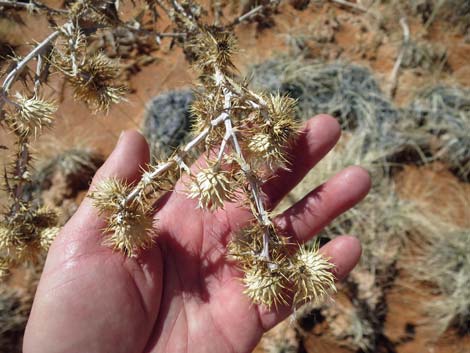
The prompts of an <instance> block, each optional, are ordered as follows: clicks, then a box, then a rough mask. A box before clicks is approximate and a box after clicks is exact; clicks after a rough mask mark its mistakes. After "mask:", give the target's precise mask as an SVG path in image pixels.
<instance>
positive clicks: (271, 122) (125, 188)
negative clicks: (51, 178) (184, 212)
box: [90, 2, 335, 307]
mask: <svg viewBox="0 0 470 353" xmlns="http://www.w3.org/2000/svg"><path fill="white" fill-rule="evenodd" d="M173 3H174V4H173V5H174V9H173V10H174V11H176V12H174V16H175V18H176V22H177V24H178V26H180V28H182V29H183V28H185V29H186V30H187V33H190V36H189V38H188V41H187V42H186V43H185V50H186V51H187V53H190V54H191V55H190V56H191V59H192V60H194V64H195V67H196V68H197V69H198V70H199V72H200V78H201V80H200V81H201V84H200V86H199V87H198V91H199V92H200V93H198V94H196V98H195V102H194V103H193V108H192V113H193V118H194V124H193V131H192V134H193V136H192V139H190V140H189V142H188V143H187V144H186V145H184V146H182V147H180V148H179V149H178V150H177V151H176V152H175V153H174V154H173V155H172V156H170V158H168V159H167V160H162V161H158V162H157V163H155V164H153V165H150V166H149V167H148V168H147V171H146V172H144V174H143V177H142V180H141V181H140V182H138V183H137V184H135V185H127V184H124V183H123V182H122V181H118V180H114V179H111V180H105V181H103V182H102V183H101V184H100V185H98V186H97V187H96V188H95V190H92V192H91V193H90V197H91V198H92V199H93V201H94V204H95V206H96V207H97V209H98V210H99V211H100V212H101V213H102V214H104V215H105V216H106V217H107V224H108V227H107V229H106V231H105V233H106V234H105V240H104V243H105V244H107V245H109V246H111V247H112V248H114V249H118V250H121V251H123V252H124V253H125V254H127V255H129V256H135V255H136V254H138V252H139V251H140V250H141V249H142V248H145V247H147V246H148V245H149V244H150V243H151V241H152V238H154V237H156V236H158V234H156V232H155V231H154V230H153V229H155V228H154V227H152V224H151V215H152V214H153V213H154V211H155V210H154V209H153V205H154V201H155V199H156V198H158V196H159V195H161V193H162V192H164V191H166V190H167V189H168V187H171V186H172V185H173V183H174V181H175V180H176V179H178V176H180V175H185V179H186V180H189V181H188V182H187V183H186V184H187V193H188V197H190V198H195V199H197V200H198V206H199V207H200V208H202V209H204V210H205V211H206V212H211V211H214V210H217V209H220V208H222V207H224V204H225V203H227V202H234V201H238V202H240V203H242V204H247V205H249V207H250V209H251V210H252V212H253V216H254V219H253V221H252V222H251V223H250V224H249V225H248V226H247V227H245V228H243V229H242V230H241V231H240V233H239V234H236V235H235V237H234V239H233V240H232V242H231V243H230V244H229V245H228V253H229V257H230V258H231V259H233V260H235V261H237V262H238V264H239V266H240V268H241V269H242V270H243V272H244V274H245V275H244V278H243V279H242V281H243V283H244V284H245V293H246V294H247V295H248V296H249V297H250V298H251V299H252V300H253V302H254V303H256V304H263V305H266V306H267V307H273V306H274V307H277V306H278V305H280V304H288V303H290V300H291V299H292V300H293V304H294V305H299V304H301V303H303V302H305V301H312V300H313V301H317V300H321V299H323V298H324V297H325V296H326V295H327V294H328V293H329V292H330V291H331V290H334V288H335V287H334V275H333V273H332V271H331V270H332V268H333V265H332V264H331V263H329V262H328V260H327V259H325V258H324V257H323V256H322V255H321V254H320V252H319V251H318V248H317V247H313V248H311V249H303V248H301V247H300V246H299V245H297V244H291V243H290V242H289V240H288V239H289V235H288V234H287V235H286V234H282V232H281V231H280V230H279V229H278V228H277V227H276V226H275V225H274V223H273V221H272V216H271V214H270V213H269V212H268V211H267V209H266V208H265V205H264V201H263V198H262V195H261V188H260V186H261V184H262V183H263V182H264V181H266V179H267V178H268V177H269V175H270V174H271V172H272V171H273V170H275V169H278V168H286V167H287V166H288V160H289V156H288V155H287V152H286V151H287V148H288V147H289V145H290V144H291V143H292V141H293V140H294V139H295V137H296V135H297V133H298V123H297V121H296V119H295V114H294V112H295V101H294V100H293V99H292V98H289V97H287V96H281V95H270V94H264V93H262V92H255V91H252V90H250V89H248V87H247V85H246V83H244V82H243V81H240V80H238V79H236V78H235V66H234V64H233V62H232V56H233V53H234V52H235V51H236V41H235V37H234V35H233V33H232V32H231V31H229V30H226V29H224V28H223V27H215V26H208V25H204V24H201V23H200V21H199V20H198V18H199V17H198V16H199V13H198V12H197V13H194V12H193V11H194V9H192V8H191V6H189V5H188V6H189V7H188V6H183V5H181V4H178V3H176V2H173ZM199 146H203V147H204V149H205V151H207V152H210V153H207V156H206V159H205V161H203V162H201V164H200V165H195V166H194V167H193V168H192V169H190V168H189V167H188V165H190V164H192V163H193V162H194V155H195V153H194V151H195V150H196V148H198V147H199ZM157 222H158V221H157ZM137 225H139V227H137ZM137 228H138V229H137ZM145 239H146V241H144V240H145Z"/></svg>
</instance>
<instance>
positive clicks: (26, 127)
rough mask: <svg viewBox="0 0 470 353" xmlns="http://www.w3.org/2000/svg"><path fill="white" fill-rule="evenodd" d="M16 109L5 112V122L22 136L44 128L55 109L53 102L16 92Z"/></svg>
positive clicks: (30, 134)
mask: <svg viewBox="0 0 470 353" xmlns="http://www.w3.org/2000/svg"><path fill="white" fill-rule="evenodd" d="M15 98H16V102H15V106H16V109H15V110H14V112H10V113H8V114H7V117H6V118H7V120H6V121H7V124H8V126H9V127H10V129H11V130H13V131H15V132H16V133H17V134H18V135H20V136H23V137H28V136H37V134H38V132H40V131H41V130H42V129H44V128H48V127H50V126H51V125H52V123H53V114H54V113H55V111H56V110H57V107H56V105H55V104H54V103H53V102H48V101H46V100H43V99H40V98H37V97H32V98H28V97H26V96H23V95H21V94H20V93H17V94H16V97H15Z"/></svg>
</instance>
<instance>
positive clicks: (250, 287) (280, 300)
mask: <svg viewBox="0 0 470 353" xmlns="http://www.w3.org/2000/svg"><path fill="white" fill-rule="evenodd" d="M243 283H244V284H245V291H244V293H245V294H246V295H248V297H250V298H251V300H252V301H253V303H255V304H262V305H265V306H266V307H268V308H271V307H272V306H273V305H274V306H275V307H277V306H278V305H279V304H287V300H286V297H285V292H286V289H287V288H288V284H289V281H288V279H287V277H286V275H285V274H284V273H283V268H277V269H271V268H270V267H269V266H268V265H267V264H265V266H260V265H258V266H253V267H252V268H249V269H246V271H245V276H244V278H243Z"/></svg>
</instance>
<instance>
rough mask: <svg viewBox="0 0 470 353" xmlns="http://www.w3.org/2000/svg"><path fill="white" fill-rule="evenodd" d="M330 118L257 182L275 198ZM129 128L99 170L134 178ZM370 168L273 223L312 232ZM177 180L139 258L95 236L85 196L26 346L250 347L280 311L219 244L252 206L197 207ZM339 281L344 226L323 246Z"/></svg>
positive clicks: (353, 246) (350, 242) (138, 150)
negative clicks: (248, 283)
mask: <svg viewBox="0 0 470 353" xmlns="http://www.w3.org/2000/svg"><path fill="white" fill-rule="evenodd" d="M339 135H340V128H339V125H338V123H337V122H336V121H335V120H334V119H333V118H331V117H328V116H317V117H316V118H314V119H311V120H310V121H309V122H307V124H306V126H305V128H304V133H302V134H301V136H300V138H299V139H298V141H297V142H296V144H295V146H294V147H293V150H292V151H291V155H292V157H293V161H292V166H291V171H290V172H287V171H281V172H279V173H278V174H277V175H275V176H274V177H273V178H271V179H270V181H268V182H267V183H266V184H265V185H264V186H263V191H264V192H265V194H266V195H267V200H266V202H267V204H268V206H269V207H270V208H272V207H274V206H275V205H276V204H277V203H278V202H279V201H280V200H281V199H282V197H283V196H285V194H286V193H288V192H289V191H290V190H291V189H292V188H293V187H294V186H295V185H296V184H297V183H298V182H299V181H300V180H301V179H302V178H303V177H304V175H305V174H306V173H307V172H308V171H309V170H310V169H311V168H312V167H313V166H314V165H315V164H316V163H317V162H318V161H319V160H320V159H321V158H322V157H323V156H324V155H325V154H326V153H327V152H328V151H329V150H330V149H331V148H332V147H333V146H334V144H335V143H336V141H337V140H338V138H339ZM148 158H149V152H148V146H147V144H146V142H145V140H144V138H143V137H142V136H141V135H140V134H138V133H137V132H132V131H130V132H126V133H124V134H123V135H122V136H121V138H120V140H119V143H118V145H117V147H116V148H115V150H114V151H113V153H112V154H111V156H110V157H109V158H108V160H107V161H106V163H105V164H104V165H103V167H102V168H101V169H100V170H99V171H98V173H97V175H96V176H95V179H94V181H93V183H96V181H97V180H100V179H103V178H107V177H111V176H116V177H120V178H124V179H127V180H128V181H135V180H137V179H138V178H139V175H140V172H139V171H140V166H142V165H145V163H147V162H148ZM369 187H370V180H369V176H368V174H367V173H366V172H365V171H364V170H362V169H361V168H358V167H350V168H347V169H346V170H344V171H342V172H340V173H339V174H338V175H336V176H335V177H333V178H332V179H331V180H329V181H327V182H326V183H325V184H323V185H322V186H320V187H318V188H316V189H315V190H314V191H312V192H311V193H310V194H309V195H307V196H306V197H305V198H304V199H303V200H301V201H300V202H299V203H297V204H296V205H294V206H293V207H292V208H291V209H289V210H287V211H286V212H285V213H284V214H282V215H280V216H279V217H278V218H277V219H276V220H275V221H276V223H277V224H278V226H279V227H281V228H284V229H285V230H286V232H287V233H288V234H291V235H292V237H295V239H296V240H297V241H299V242H303V241H306V240H308V239H310V238H311V237H312V236H313V235H314V234H315V233H317V232H318V231H319V230H321V229H322V227H324V226H325V225H326V224H328V222H330V221H331V220H332V219H333V218H334V217H336V216H337V215H339V214H340V213H341V212H344V211H345V210H347V209H348V208H350V207H351V206H353V205H354V204H356V203H357V202H358V201H360V200H361V199H362V198H363V197H364V196H365V195H366V194H367V192H368V190H369ZM196 205H197V202H196V201H195V200H189V199H188V198H187V197H186V196H185V194H184V192H183V186H182V185H181V183H179V184H177V186H176V188H175V191H173V192H171V193H169V194H167V195H166V196H164V198H163V199H162V200H160V201H159V211H158V212H157V214H156V215H155V219H156V222H155V223H156V226H157V228H158V234H159V237H158V239H157V240H156V243H155V246H153V247H152V248H151V249H149V250H146V251H145V252H143V253H142V254H140V255H139V256H138V257H137V258H131V259H130V258H126V257H124V256H123V255H122V254H120V253H117V252H113V251H112V250H111V249H109V248H106V247H104V246H102V245H101V242H102V233H101V229H102V228H103V227H104V223H103V220H102V219H100V217H98V215H97V213H96V210H95V209H94V208H93V207H92V205H91V201H90V200H89V199H85V201H83V203H82V205H81V206H80V208H79V210H78V211H77V212H76V214H75V215H74V216H73V217H72V219H70V221H69V222H68V223H67V224H66V225H65V227H64V228H63V230H62V231H61V233H60V235H59V236H58V237H57V239H56V240H55V241H54V243H53V245H52V247H51V249H50V251H49V254H48V258H47V261H46V265H45V268H44V272H43V274H42V277H41V280H40V283H39V287H38V290H37V293H36V296H35V300H34V304H33V309H32V312H31V316H30V318H29V321H28V325H27V329H26V333H25V337H24V352H25V353H33V352H34V353H42V352H47V353H55V352H64V353H65V352H66V353H78V352H86V353H95V352H97V353H98V352H100V353H104V352H113V353H119V352H125V353H150V352H152V353H153V352H171V353H172V352H175V353H179V352H220V353H224V352H250V351H251V350H252V349H253V348H254V346H255V345H256V343H257V342H258V341H259V339H260V337H261V335H262V334H263V332H265V331H266V330H268V329H269V328H271V327H273V326H274V325H276V324H277V323H278V322H279V321H281V320H282V319H283V318H285V317H286V316H287V315H288V314H289V313H290V310H291V309H290V308H288V307H280V308H278V309H277V310H268V309H267V308H265V307H263V306H258V305H254V304H252V303H251V301H250V300H249V298H248V297H247V296H246V295H244V294H243V284H242V283H241V281H240V278H241V276H242V274H241V272H240V271H239V270H238V269H237V267H236V264H234V263H232V262H230V261H228V260H227V259H226V250H225V247H226V245H227V243H228V241H229V240H230V237H231V236H233V234H234V232H236V231H237V230H238V229H239V228H240V227H243V226H244V225H245V224H246V223H247V222H248V221H249V220H250V219H251V213H250V212H249V211H248V210H246V209H243V208H241V207H240V206H239V205H236V204H228V205H226V207H225V208H224V210H221V211H217V212H215V213H210V212H206V211H202V210H200V209H197V208H196ZM322 252H324V253H326V254H327V256H328V257H330V258H331V261H332V262H334V263H335V265H336V276H337V278H339V279H341V278H342V277H344V276H345V275H346V274H347V273H348V272H349V271H350V270H351V269H352V268H353V267H354V265H355V264H356V263H357V261H358V259H359V256H360V245H359V243H358V241H357V240H356V239H355V238H352V237H348V236H342V237H338V238H336V239H335V240H333V241H331V242H329V243H328V244H327V245H325V246H324V247H323V248H322Z"/></svg>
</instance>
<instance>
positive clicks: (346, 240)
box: [321, 235, 362, 281]
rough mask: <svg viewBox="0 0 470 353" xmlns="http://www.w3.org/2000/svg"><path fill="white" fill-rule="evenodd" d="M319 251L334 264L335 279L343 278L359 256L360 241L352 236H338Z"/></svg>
mask: <svg viewBox="0 0 470 353" xmlns="http://www.w3.org/2000/svg"><path fill="white" fill-rule="evenodd" d="M321 252H322V254H323V255H325V256H326V257H327V258H330V261H331V262H332V263H334V265H335V270H334V273H335V276H336V278H337V280H339V281H341V280H343V279H344V278H345V277H346V276H347V275H348V274H349V273H350V272H351V271H352V269H353V268H354V267H355V266H356V265H357V263H358V262H359V259H360V258H361V253H362V247H361V242H360V241H359V240H358V239H357V238H356V237H353V236H350V235H343V236H339V237H337V238H335V239H333V240H331V241H330V242H328V243H327V244H325V245H324V246H323V247H322V248H321Z"/></svg>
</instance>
